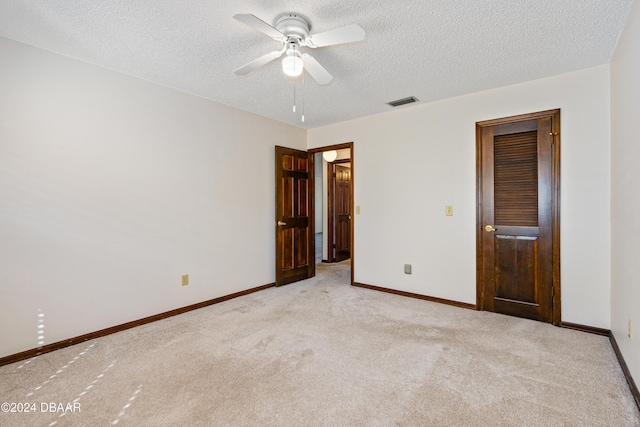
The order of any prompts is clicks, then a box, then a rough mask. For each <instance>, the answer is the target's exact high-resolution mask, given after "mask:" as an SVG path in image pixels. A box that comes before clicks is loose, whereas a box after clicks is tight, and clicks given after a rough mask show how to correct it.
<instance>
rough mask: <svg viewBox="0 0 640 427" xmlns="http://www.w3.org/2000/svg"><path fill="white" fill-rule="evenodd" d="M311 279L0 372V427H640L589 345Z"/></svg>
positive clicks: (556, 333)
mask: <svg viewBox="0 0 640 427" xmlns="http://www.w3.org/2000/svg"><path fill="white" fill-rule="evenodd" d="M318 271H319V274H318V276H317V277H316V278H314V279H310V280H307V281H304V282H300V283H296V284H291V285H287V286H284V287H281V288H271V289H267V290H264V291H261V292H258V293H255V294H251V295H247V296H245V297H240V298H237V299H234V300H230V301H226V302H223V303H220V304H216V305H213V306H210V307H207V308H204V309H200V310H197V311H193V312H190V313H186V314H183V315H180V316H176V317H173V318H170V319H165V320H163V321H159V322H155V323H152V324H148V325H145V326H141V327H139V328H135V329H131V330H128V331H124V332H121V333H118V334H114V335H110V336H108V337H104V338H101V339H97V340H94V341H88V342H86V343H83V344H79V345H76V346H73V347H68V348H65V349H62V350H59V351H56V352H53V353H49V354H46V355H43V356H40V357H38V358H35V359H33V360H31V361H30V362H29V363H26V361H25V362H20V363H15V364H12V365H7V366H4V367H1V368H0V376H1V382H0V396H2V397H1V399H0V400H1V401H3V402H21V403H24V402H27V403H36V405H37V412H36V413H0V425H2V426H52V425H56V426H106V425H125V426H218V425H222V426H224V425H239V426H244V425H250V426H389V425H398V426H489V425H491V426H616V427H619V426H640V414H639V413H638V409H637V407H636V406H635V404H634V401H633V398H632V396H631V393H630V392H629V389H628V386H627V384H626V382H625V379H624V377H623V375H622V372H621V369H620V367H619V365H618V362H617V360H616V358H615V355H614V353H613V351H612V349H611V346H610V344H609V341H608V339H607V338H605V337H601V336H596V335H591V334H587V333H583V332H578V331H572V330H567V329H560V328H557V327H553V326H551V325H548V324H544V323H539V322H533V321H529V320H523V319H518V318H512V317H508V316H503V315H498V314H493V313H486V312H475V311H472V310H466V309H461V308H455V307H450V306H446V305H441V304H436V303H431V302H427V301H421V300H415V299H411V298H405V297H400V296H395V295H389V294H385V293H381V292H376V291H372V290H368V289H360V288H355V287H351V286H349V285H348V283H349V271H348V264H347V265H344V264H343V265H338V266H330V265H319V266H318ZM42 402H57V403H63V404H64V405H66V404H67V403H71V404H72V405H73V402H76V403H78V404H79V405H80V411H81V412H75V413H72V412H66V413H60V412H57V413H51V412H44V413H43V412H41V409H42V408H41V403H42ZM62 414H64V415H62Z"/></svg>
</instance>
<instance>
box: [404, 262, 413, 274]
mask: <svg viewBox="0 0 640 427" xmlns="http://www.w3.org/2000/svg"><path fill="white" fill-rule="evenodd" d="M404 274H411V264H405V265H404Z"/></svg>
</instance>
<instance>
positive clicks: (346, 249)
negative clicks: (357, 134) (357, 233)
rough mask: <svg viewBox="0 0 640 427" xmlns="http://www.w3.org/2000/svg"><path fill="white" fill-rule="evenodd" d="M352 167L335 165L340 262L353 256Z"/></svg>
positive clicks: (336, 255) (337, 247)
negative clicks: (351, 243) (351, 245)
mask: <svg viewBox="0 0 640 427" xmlns="http://www.w3.org/2000/svg"><path fill="white" fill-rule="evenodd" d="M350 180H351V169H350V168H349V167H345V166H340V165H335V219H336V239H335V240H336V242H335V246H336V252H335V261H336V262H340V261H344V260H346V259H349V258H350V257H351V248H350V241H351V189H350Z"/></svg>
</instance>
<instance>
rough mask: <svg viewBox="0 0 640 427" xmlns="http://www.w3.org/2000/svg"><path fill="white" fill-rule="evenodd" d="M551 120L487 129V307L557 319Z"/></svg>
mask: <svg viewBox="0 0 640 427" xmlns="http://www.w3.org/2000/svg"><path fill="white" fill-rule="evenodd" d="M550 134H551V119H550V118H549V117H546V118H540V119H534V120H525V121H521V122H515V123H508V124H503V125H496V126H489V127H484V128H483V129H482V144H483V145H482V151H483V160H482V161H483V170H482V173H483V176H482V178H483V179H482V186H483V191H482V219H483V224H482V226H483V228H484V230H483V231H482V251H483V254H482V255H483V266H482V268H483V273H482V274H483V282H484V307H483V308H484V309H485V310H489V311H495V312H497V313H504V314H509V315H514V316H519V317H526V318H529V319H536V320H541V321H546V322H551V321H552V308H553V305H552V304H553V294H552V292H553V290H552V285H553V274H552V268H553V265H552V234H551V197H552V193H551V182H552V180H551V173H552V167H551V165H552V162H551V155H552V137H551V135H550Z"/></svg>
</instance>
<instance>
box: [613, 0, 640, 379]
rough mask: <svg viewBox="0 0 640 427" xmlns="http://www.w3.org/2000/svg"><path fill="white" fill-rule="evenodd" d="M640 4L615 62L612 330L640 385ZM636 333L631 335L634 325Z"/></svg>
mask: <svg viewBox="0 0 640 427" xmlns="http://www.w3.org/2000/svg"><path fill="white" fill-rule="evenodd" d="M638 52H640V3H639V2H637V1H636V2H635V4H634V5H633V7H632V9H631V12H630V14H629V18H628V20H627V23H626V26H625V29H624V32H623V34H622V37H621V39H620V41H619V43H618V47H617V49H616V52H615V55H614V57H613V60H612V62H611V131H612V132H611V331H612V332H613V335H614V336H615V338H616V342H617V343H618V345H619V347H620V351H621V352H622V355H623V356H624V359H625V361H626V363H627V366H628V367H629V370H630V371H631V375H632V376H633V378H634V379H635V382H636V384H640V310H639V309H638V304H639V302H640V262H638V253H640V250H639V249H638V237H639V236H640V216H639V215H638V212H640V191H639V190H638V189H639V188H640V144H639V143H638V135H640V120H639V117H640V57H639V56H638ZM629 320H631V321H632V323H633V327H634V329H635V333H634V335H633V338H632V339H630V338H629V337H628V335H627V332H628V322H629Z"/></svg>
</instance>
